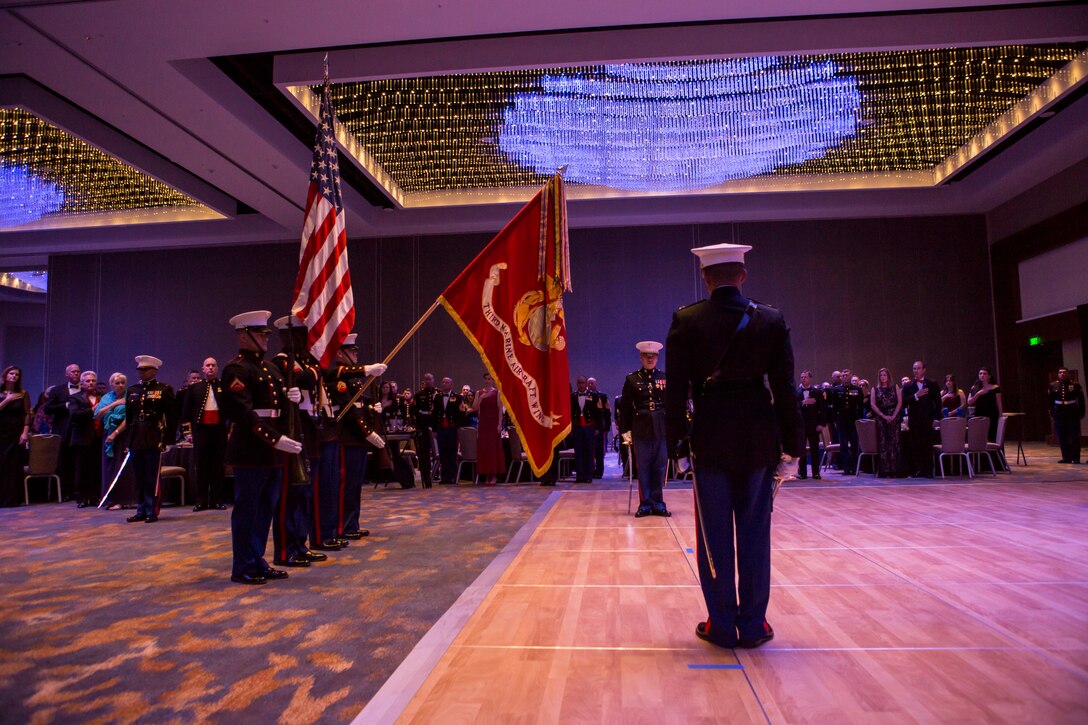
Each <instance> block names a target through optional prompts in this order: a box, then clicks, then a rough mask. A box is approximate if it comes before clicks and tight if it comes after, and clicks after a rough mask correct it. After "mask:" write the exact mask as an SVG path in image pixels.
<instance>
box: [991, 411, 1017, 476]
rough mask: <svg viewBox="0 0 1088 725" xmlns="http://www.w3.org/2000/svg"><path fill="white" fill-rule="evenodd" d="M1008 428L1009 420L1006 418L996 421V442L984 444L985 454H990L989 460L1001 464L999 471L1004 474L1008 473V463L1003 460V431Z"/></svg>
mask: <svg viewBox="0 0 1088 725" xmlns="http://www.w3.org/2000/svg"><path fill="white" fill-rule="evenodd" d="M1008 426H1009V419H1008V417H1007V416H1004V415H1003V416H1001V417H1000V418H998V419H997V440H996V441H994V442H993V443H987V444H986V452H987V453H988V454H990V457H991V458H997V460H998V461H999V462H1000V463H1001V470H1002V471H1005V472H1006V473H1009V472H1010V470H1011V469H1010V468H1009V462H1008V460H1007V459H1006V458H1005V429H1006V428H1008Z"/></svg>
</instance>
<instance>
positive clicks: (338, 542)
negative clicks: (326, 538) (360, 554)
mask: <svg viewBox="0 0 1088 725" xmlns="http://www.w3.org/2000/svg"><path fill="white" fill-rule="evenodd" d="M333 541H335V542H336V545H337V546H339V547H340V548H341V549H346V548H347V547H348V546H350V545H351V542H350V541H348V540H347V539H341V538H339V537H337V538H335V539H333Z"/></svg>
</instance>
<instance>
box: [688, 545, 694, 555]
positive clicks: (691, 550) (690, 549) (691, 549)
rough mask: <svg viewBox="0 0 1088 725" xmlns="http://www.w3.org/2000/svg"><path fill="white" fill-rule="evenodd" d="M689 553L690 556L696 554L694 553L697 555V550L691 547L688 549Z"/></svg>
mask: <svg viewBox="0 0 1088 725" xmlns="http://www.w3.org/2000/svg"><path fill="white" fill-rule="evenodd" d="M688 553H689V554H694V553H695V549H693V548H691V547H690V546H689V547H688Z"/></svg>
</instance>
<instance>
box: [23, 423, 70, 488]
mask: <svg viewBox="0 0 1088 725" xmlns="http://www.w3.org/2000/svg"><path fill="white" fill-rule="evenodd" d="M58 460H60V436H59V435H52V434H50V435H37V436H30V455H29V457H28V460H27V465H25V466H23V474H24V475H23V501H24V502H25V503H26V504H27V505H30V489H29V487H28V485H27V483H28V482H29V481H30V479H32V478H44V479H46V485H45V500H46V501H48V500H49V488H50V486H51V485H52V482H53V481H56V482H57V502H58V503H59V502H60V501H61V499H62V496H61V493H60V476H58V475H57V461H58Z"/></svg>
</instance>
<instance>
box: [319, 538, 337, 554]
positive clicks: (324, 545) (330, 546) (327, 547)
mask: <svg viewBox="0 0 1088 725" xmlns="http://www.w3.org/2000/svg"><path fill="white" fill-rule="evenodd" d="M313 548H314V549H318V550H320V551H340V549H341V546H340V544H338V543H336V539H326V540H325V541H323V542H321V543H320V544H318V545H315V546H314V547H313Z"/></svg>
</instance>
